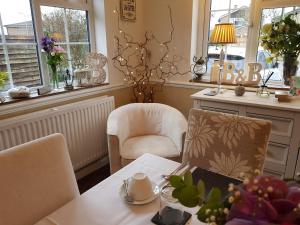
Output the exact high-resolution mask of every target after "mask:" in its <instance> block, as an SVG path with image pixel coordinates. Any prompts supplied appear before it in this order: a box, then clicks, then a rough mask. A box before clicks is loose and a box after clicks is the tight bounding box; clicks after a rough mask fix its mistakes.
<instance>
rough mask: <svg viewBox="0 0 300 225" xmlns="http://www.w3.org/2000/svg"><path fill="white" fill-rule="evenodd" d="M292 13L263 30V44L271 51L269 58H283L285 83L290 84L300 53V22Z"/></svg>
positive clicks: (267, 25)
mask: <svg viewBox="0 0 300 225" xmlns="http://www.w3.org/2000/svg"><path fill="white" fill-rule="evenodd" d="M296 18H297V16H295V15H294V14H290V15H288V16H286V17H284V18H282V19H280V20H278V21H273V22H272V23H270V24H265V25H264V26H263V28H262V31H261V37H260V38H261V46H262V47H263V48H264V49H265V50H267V51H269V52H270V53H271V57H270V58H269V59H268V60H269V61H272V60H273V59H279V58H282V59H283V77H284V84H285V85H289V84H290V79H291V77H292V76H295V75H296V72H297V69H298V64H299V62H298V60H297V58H298V56H299V54H300V38H299V35H300V23H298V22H297V21H296Z"/></svg>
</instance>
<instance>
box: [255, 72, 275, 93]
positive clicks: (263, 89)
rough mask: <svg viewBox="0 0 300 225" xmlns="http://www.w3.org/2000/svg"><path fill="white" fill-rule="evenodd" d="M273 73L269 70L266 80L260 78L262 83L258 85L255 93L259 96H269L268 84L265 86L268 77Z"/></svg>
mask: <svg viewBox="0 0 300 225" xmlns="http://www.w3.org/2000/svg"><path fill="white" fill-rule="evenodd" d="M273 74H274V72H269V74H268V77H267V78H266V80H264V79H262V84H261V85H260V87H259V88H258V89H257V91H256V94H257V95H258V96H260V97H269V96H270V92H269V90H268V86H267V82H268V81H269V79H270V78H271V76H272V75H273Z"/></svg>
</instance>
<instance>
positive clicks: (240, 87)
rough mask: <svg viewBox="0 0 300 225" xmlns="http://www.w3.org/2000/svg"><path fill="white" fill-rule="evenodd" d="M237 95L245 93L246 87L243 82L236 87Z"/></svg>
mask: <svg viewBox="0 0 300 225" xmlns="http://www.w3.org/2000/svg"><path fill="white" fill-rule="evenodd" d="M234 92H235V95H236V96H243V95H244V94H245V87H244V86H243V85H241V84H239V85H238V86H237V87H236V88H235V89H234Z"/></svg>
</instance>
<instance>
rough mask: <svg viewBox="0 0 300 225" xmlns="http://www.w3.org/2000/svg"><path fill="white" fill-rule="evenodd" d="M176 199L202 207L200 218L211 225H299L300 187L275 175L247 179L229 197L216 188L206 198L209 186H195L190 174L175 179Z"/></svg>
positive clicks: (191, 205) (230, 191)
mask: <svg viewBox="0 0 300 225" xmlns="http://www.w3.org/2000/svg"><path fill="white" fill-rule="evenodd" d="M170 183H171V185H172V186H173V187H174V188H175V189H174V191H173V197H174V198H177V199H178V200H179V202H180V203H181V204H182V205H184V206H187V207H196V206H200V209H199V211H198V212H197V216H198V219H199V220H200V221H201V222H205V223H208V224H211V225H298V224H300V188H299V187H296V186H290V187H289V186H288V184H287V183H286V182H285V181H283V180H280V179H279V178H276V177H272V176H260V175H258V176H253V177H252V178H245V179H244V182H243V184H242V185H239V186H235V185H233V184H229V188H228V192H229V194H228V196H227V197H226V198H225V199H222V198H221V196H222V195H221V191H220V189H218V188H212V189H211V191H210V192H209V194H208V195H207V197H205V183H204V182H203V181H201V180H200V181H199V182H198V184H197V185H194V184H193V178H192V175H191V173H190V172H187V173H186V174H185V175H184V177H181V176H171V177H170Z"/></svg>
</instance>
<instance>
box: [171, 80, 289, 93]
mask: <svg viewBox="0 0 300 225" xmlns="http://www.w3.org/2000/svg"><path fill="white" fill-rule="evenodd" d="M166 86H172V87H182V88H192V89H197V90H199V88H200V89H201V88H203V89H204V88H215V87H217V84H216V83H211V82H208V81H200V82H195V81H171V80H168V81H167V82H166ZM222 87H223V88H225V89H230V90H234V89H235V87H236V85H232V84H222ZM245 87H246V91H252V92H255V91H257V88H258V86H245ZM268 89H269V91H270V92H271V93H274V92H275V90H289V88H287V87H281V86H271V85H269V86H268Z"/></svg>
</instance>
